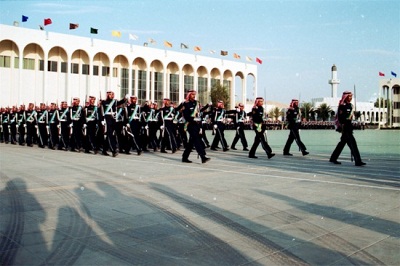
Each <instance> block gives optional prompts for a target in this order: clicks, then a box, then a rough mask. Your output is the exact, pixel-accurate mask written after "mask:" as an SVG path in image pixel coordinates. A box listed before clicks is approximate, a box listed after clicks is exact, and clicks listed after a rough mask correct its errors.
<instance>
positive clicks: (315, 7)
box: [0, 0, 400, 103]
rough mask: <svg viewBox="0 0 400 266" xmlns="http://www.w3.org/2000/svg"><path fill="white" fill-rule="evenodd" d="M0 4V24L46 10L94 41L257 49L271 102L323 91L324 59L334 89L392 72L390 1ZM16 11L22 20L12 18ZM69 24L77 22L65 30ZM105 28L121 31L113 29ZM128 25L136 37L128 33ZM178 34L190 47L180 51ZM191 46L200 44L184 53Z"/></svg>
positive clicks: (399, 30)
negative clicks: (94, 32) (335, 85)
mask: <svg viewBox="0 0 400 266" xmlns="http://www.w3.org/2000/svg"><path fill="white" fill-rule="evenodd" d="M0 10H1V14H0V23H1V24H7V25H13V22H14V21H19V22H20V26H21V27H24V28H32V29H38V25H43V20H44V19H45V18H51V20H52V24H51V25H48V26H46V30H47V31H49V32H57V33H65V34H71V35H77V36H84V37H92V36H91V34H90V28H91V27H93V28H96V29H98V34H97V35H96V36H95V38H98V39H103V40H111V41H116V42H123V43H132V44H137V45H143V43H144V42H148V39H149V38H152V39H154V40H156V41H157V44H155V45H153V47H155V48H160V49H165V47H164V46H163V42H164V41H165V40H166V41H169V42H171V43H172V44H173V47H172V48H168V49H171V50H175V51H181V52H185V53H193V54H194V53H196V54H199V55H204V56H210V57H217V58H220V57H221V55H220V54H219V53H220V51H221V50H224V51H228V53H229V54H228V56H227V57H226V58H224V59H229V60H239V61H241V62H243V63H246V56H248V57H250V58H252V59H253V60H254V61H255V58H256V57H257V58H259V59H261V60H262V64H257V63H255V62H253V63H254V64H257V66H258V79H257V87H258V91H257V93H258V96H263V97H265V98H266V99H267V100H269V101H277V102H281V103H290V101H291V99H293V98H297V99H299V100H300V101H301V102H303V101H305V102H310V101H311V99H312V98H318V97H330V96H331V85H330V84H329V83H328V80H329V79H331V67H332V65H333V64H335V65H336V66H337V69H338V72H337V73H338V79H339V80H340V84H339V86H338V96H340V95H341V92H342V91H345V90H351V91H354V88H356V98H357V101H371V100H373V101H374V100H375V99H376V98H377V97H378V90H379V80H380V79H381V78H393V75H391V72H394V73H396V74H397V75H400V1H398V0H393V1H392V0H332V1H331V0H295V1H289V0H281V1H277V0H270V1H266V0H194V1H193V0H174V1H171V0H169V1H168V0H158V1H156V0H143V1H139V0H131V1H116V0H114V1H101V0H100V1H99V0H96V1H34V0H31V1H2V0H0ZM22 15H25V16H28V17H29V19H28V21H27V22H24V23H22V22H21V18H22ZM69 23H77V24H79V28H77V29H75V30H69ZM112 30H116V31H120V32H121V37H120V38H117V37H113V36H112V35H111V31H112ZM129 34H132V35H136V36H138V37H139V39H138V40H135V41H133V40H129ZM181 43H185V44H187V45H189V47H190V49H187V50H186V49H185V50H181V48H180V44H181ZM194 46H200V47H201V48H202V51H201V52H194V51H193V47H194ZM210 50H215V51H216V54H213V55H212V54H210V53H209V51H210ZM233 53H237V54H238V55H240V56H241V59H234V58H233V57H232V55H233ZM247 63H248V62H247ZM379 72H382V73H384V74H385V77H380V76H379V75H378V73H379ZM397 77H399V76H397ZM253 96H254V95H253ZM248 97H252V95H248Z"/></svg>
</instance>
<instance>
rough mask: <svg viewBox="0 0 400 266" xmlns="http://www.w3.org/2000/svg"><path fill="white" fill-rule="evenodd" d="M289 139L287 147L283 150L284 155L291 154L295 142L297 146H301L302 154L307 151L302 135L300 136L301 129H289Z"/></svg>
mask: <svg viewBox="0 0 400 266" xmlns="http://www.w3.org/2000/svg"><path fill="white" fill-rule="evenodd" d="M289 130H290V132H289V137H288V139H287V141H286V144H285V147H284V148H283V153H289V151H290V147H291V146H292V143H293V141H295V140H296V143H297V145H298V146H299V149H300V150H301V151H302V152H305V151H306V150H307V148H306V146H305V145H304V143H303V142H302V141H301V139H300V134H299V129H298V128H291V129H289Z"/></svg>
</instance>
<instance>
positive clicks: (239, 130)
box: [231, 123, 248, 149]
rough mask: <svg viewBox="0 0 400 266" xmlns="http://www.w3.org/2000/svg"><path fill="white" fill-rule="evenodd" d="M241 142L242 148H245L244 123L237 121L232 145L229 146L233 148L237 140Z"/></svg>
mask: <svg viewBox="0 0 400 266" xmlns="http://www.w3.org/2000/svg"><path fill="white" fill-rule="evenodd" d="M239 139H240V142H241V143H242V146H243V149H244V148H247V147H248V145H247V140H246V135H245V134H244V124H243V123H238V124H237V126H236V134H235V137H234V138H233V141H232V145H231V147H232V148H234V147H235V146H236V143H237V142H238V141H239Z"/></svg>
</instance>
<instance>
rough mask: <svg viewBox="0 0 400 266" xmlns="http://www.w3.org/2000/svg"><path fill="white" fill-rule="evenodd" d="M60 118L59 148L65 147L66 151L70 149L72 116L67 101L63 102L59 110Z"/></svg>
mask: <svg viewBox="0 0 400 266" xmlns="http://www.w3.org/2000/svg"><path fill="white" fill-rule="evenodd" d="M58 120H59V121H60V124H59V136H60V140H59V145H58V149H59V150H62V149H65V150H66V151H67V150H68V149H69V138H70V135H71V129H72V128H71V116H70V110H69V107H68V103H67V102H66V101H62V102H61V107H60V109H59V110H58Z"/></svg>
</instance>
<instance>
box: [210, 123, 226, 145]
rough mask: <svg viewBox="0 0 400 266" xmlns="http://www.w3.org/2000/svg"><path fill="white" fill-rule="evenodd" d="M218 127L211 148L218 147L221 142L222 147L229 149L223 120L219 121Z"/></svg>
mask: <svg viewBox="0 0 400 266" xmlns="http://www.w3.org/2000/svg"><path fill="white" fill-rule="evenodd" d="M216 125H217V128H216V129H215V136H214V140H213V142H212V144H211V148H214V149H215V148H216V147H217V146H218V142H221V145H222V148H223V149H224V150H226V149H228V143H227V142H226V139H225V124H224V123H222V122H217V124H216Z"/></svg>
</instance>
